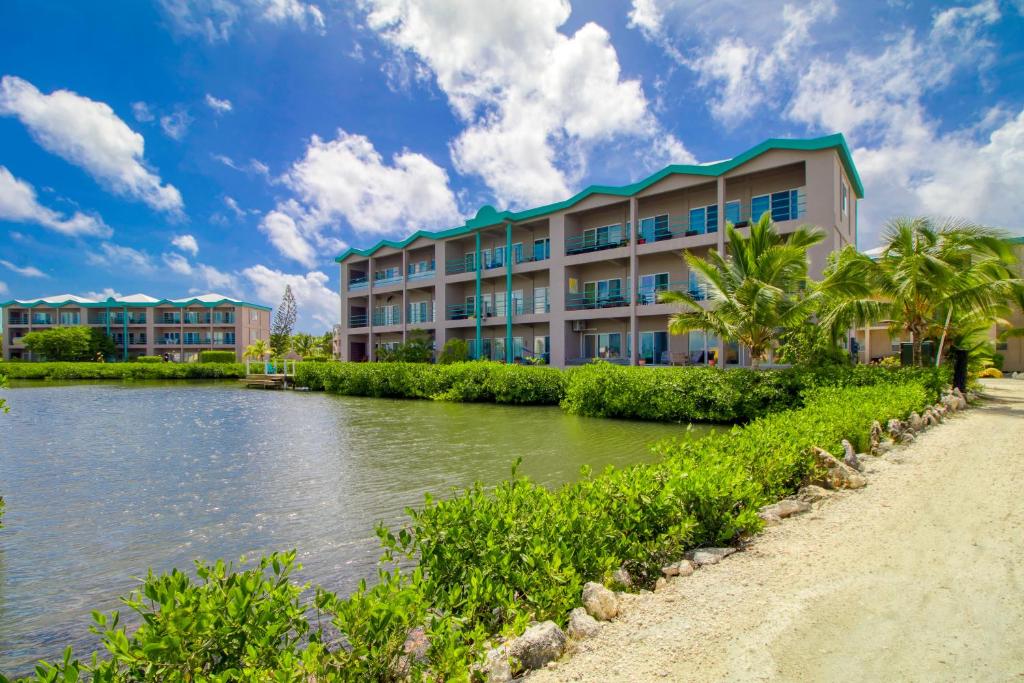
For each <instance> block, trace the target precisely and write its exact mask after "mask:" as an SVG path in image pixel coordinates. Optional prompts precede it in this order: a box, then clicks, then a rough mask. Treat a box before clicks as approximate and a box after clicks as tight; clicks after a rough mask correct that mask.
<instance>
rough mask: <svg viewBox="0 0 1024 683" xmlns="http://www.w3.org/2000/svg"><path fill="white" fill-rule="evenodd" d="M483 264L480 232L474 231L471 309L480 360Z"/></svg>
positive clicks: (477, 355)
mask: <svg viewBox="0 0 1024 683" xmlns="http://www.w3.org/2000/svg"><path fill="white" fill-rule="evenodd" d="M483 267H484V264H482V263H480V231H479V230H477V231H476V253H475V254H474V255H473V268H474V269H475V270H476V298H475V299H474V302H475V303H474V305H473V308H475V309H476V310H475V311H474V312H475V313H476V357H477V358H480V356H481V354H482V353H483V339H482V329H481V327H482V325H483V321H482V320H481V318H482V316H483V306H481V305H480V291H481V287H480V277H481V273H482V271H483Z"/></svg>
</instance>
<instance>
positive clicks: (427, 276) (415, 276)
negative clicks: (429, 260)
mask: <svg viewBox="0 0 1024 683" xmlns="http://www.w3.org/2000/svg"><path fill="white" fill-rule="evenodd" d="M436 275H437V270H436V269H434V268H431V269H430V270H421V271H418V272H415V273H409V275H408V276H407V277H406V279H407V280H432V279H433V278H434V276H436Z"/></svg>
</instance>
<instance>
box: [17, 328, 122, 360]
mask: <svg viewBox="0 0 1024 683" xmlns="http://www.w3.org/2000/svg"><path fill="white" fill-rule="evenodd" d="M23 342H24V344H25V348H26V349H28V350H29V351H31V352H32V354H33V357H36V356H39V357H42V358H45V359H46V360H51V361H95V360H97V359H99V360H103V359H104V358H106V357H108V356H111V355H113V354H114V351H115V348H114V342H113V340H112V339H111V338H110V337H109V336H107V334H106V332H104V331H103V330H101V329H100V328H98V327H85V326H81V327H53V328H50V329H47V330H36V331H35V332H29V333H28V334H26V335H25V337H24V338H23Z"/></svg>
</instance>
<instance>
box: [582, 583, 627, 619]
mask: <svg viewBox="0 0 1024 683" xmlns="http://www.w3.org/2000/svg"><path fill="white" fill-rule="evenodd" d="M583 607H584V608H585V609H586V610H587V614H589V615H590V616H592V617H594V618H595V619H597V620H598V621H609V620H610V619H614V618H615V616H616V615H617V614H618V613H619V599H618V598H617V597H615V593H613V592H611V591H610V590H608V589H607V588H605V587H604V586H602V585H601V584H599V583H594V582H593V581H590V582H588V583H587V584H586V585H585V586H583Z"/></svg>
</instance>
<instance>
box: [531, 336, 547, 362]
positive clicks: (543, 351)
mask: <svg viewBox="0 0 1024 683" xmlns="http://www.w3.org/2000/svg"><path fill="white" fill-rule="evenodd" d="M533 355H534V356H536V357H537V358H542V359H544V362H550V358H551V337H549V336H544V337H534V338H533Z"/></svg>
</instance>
